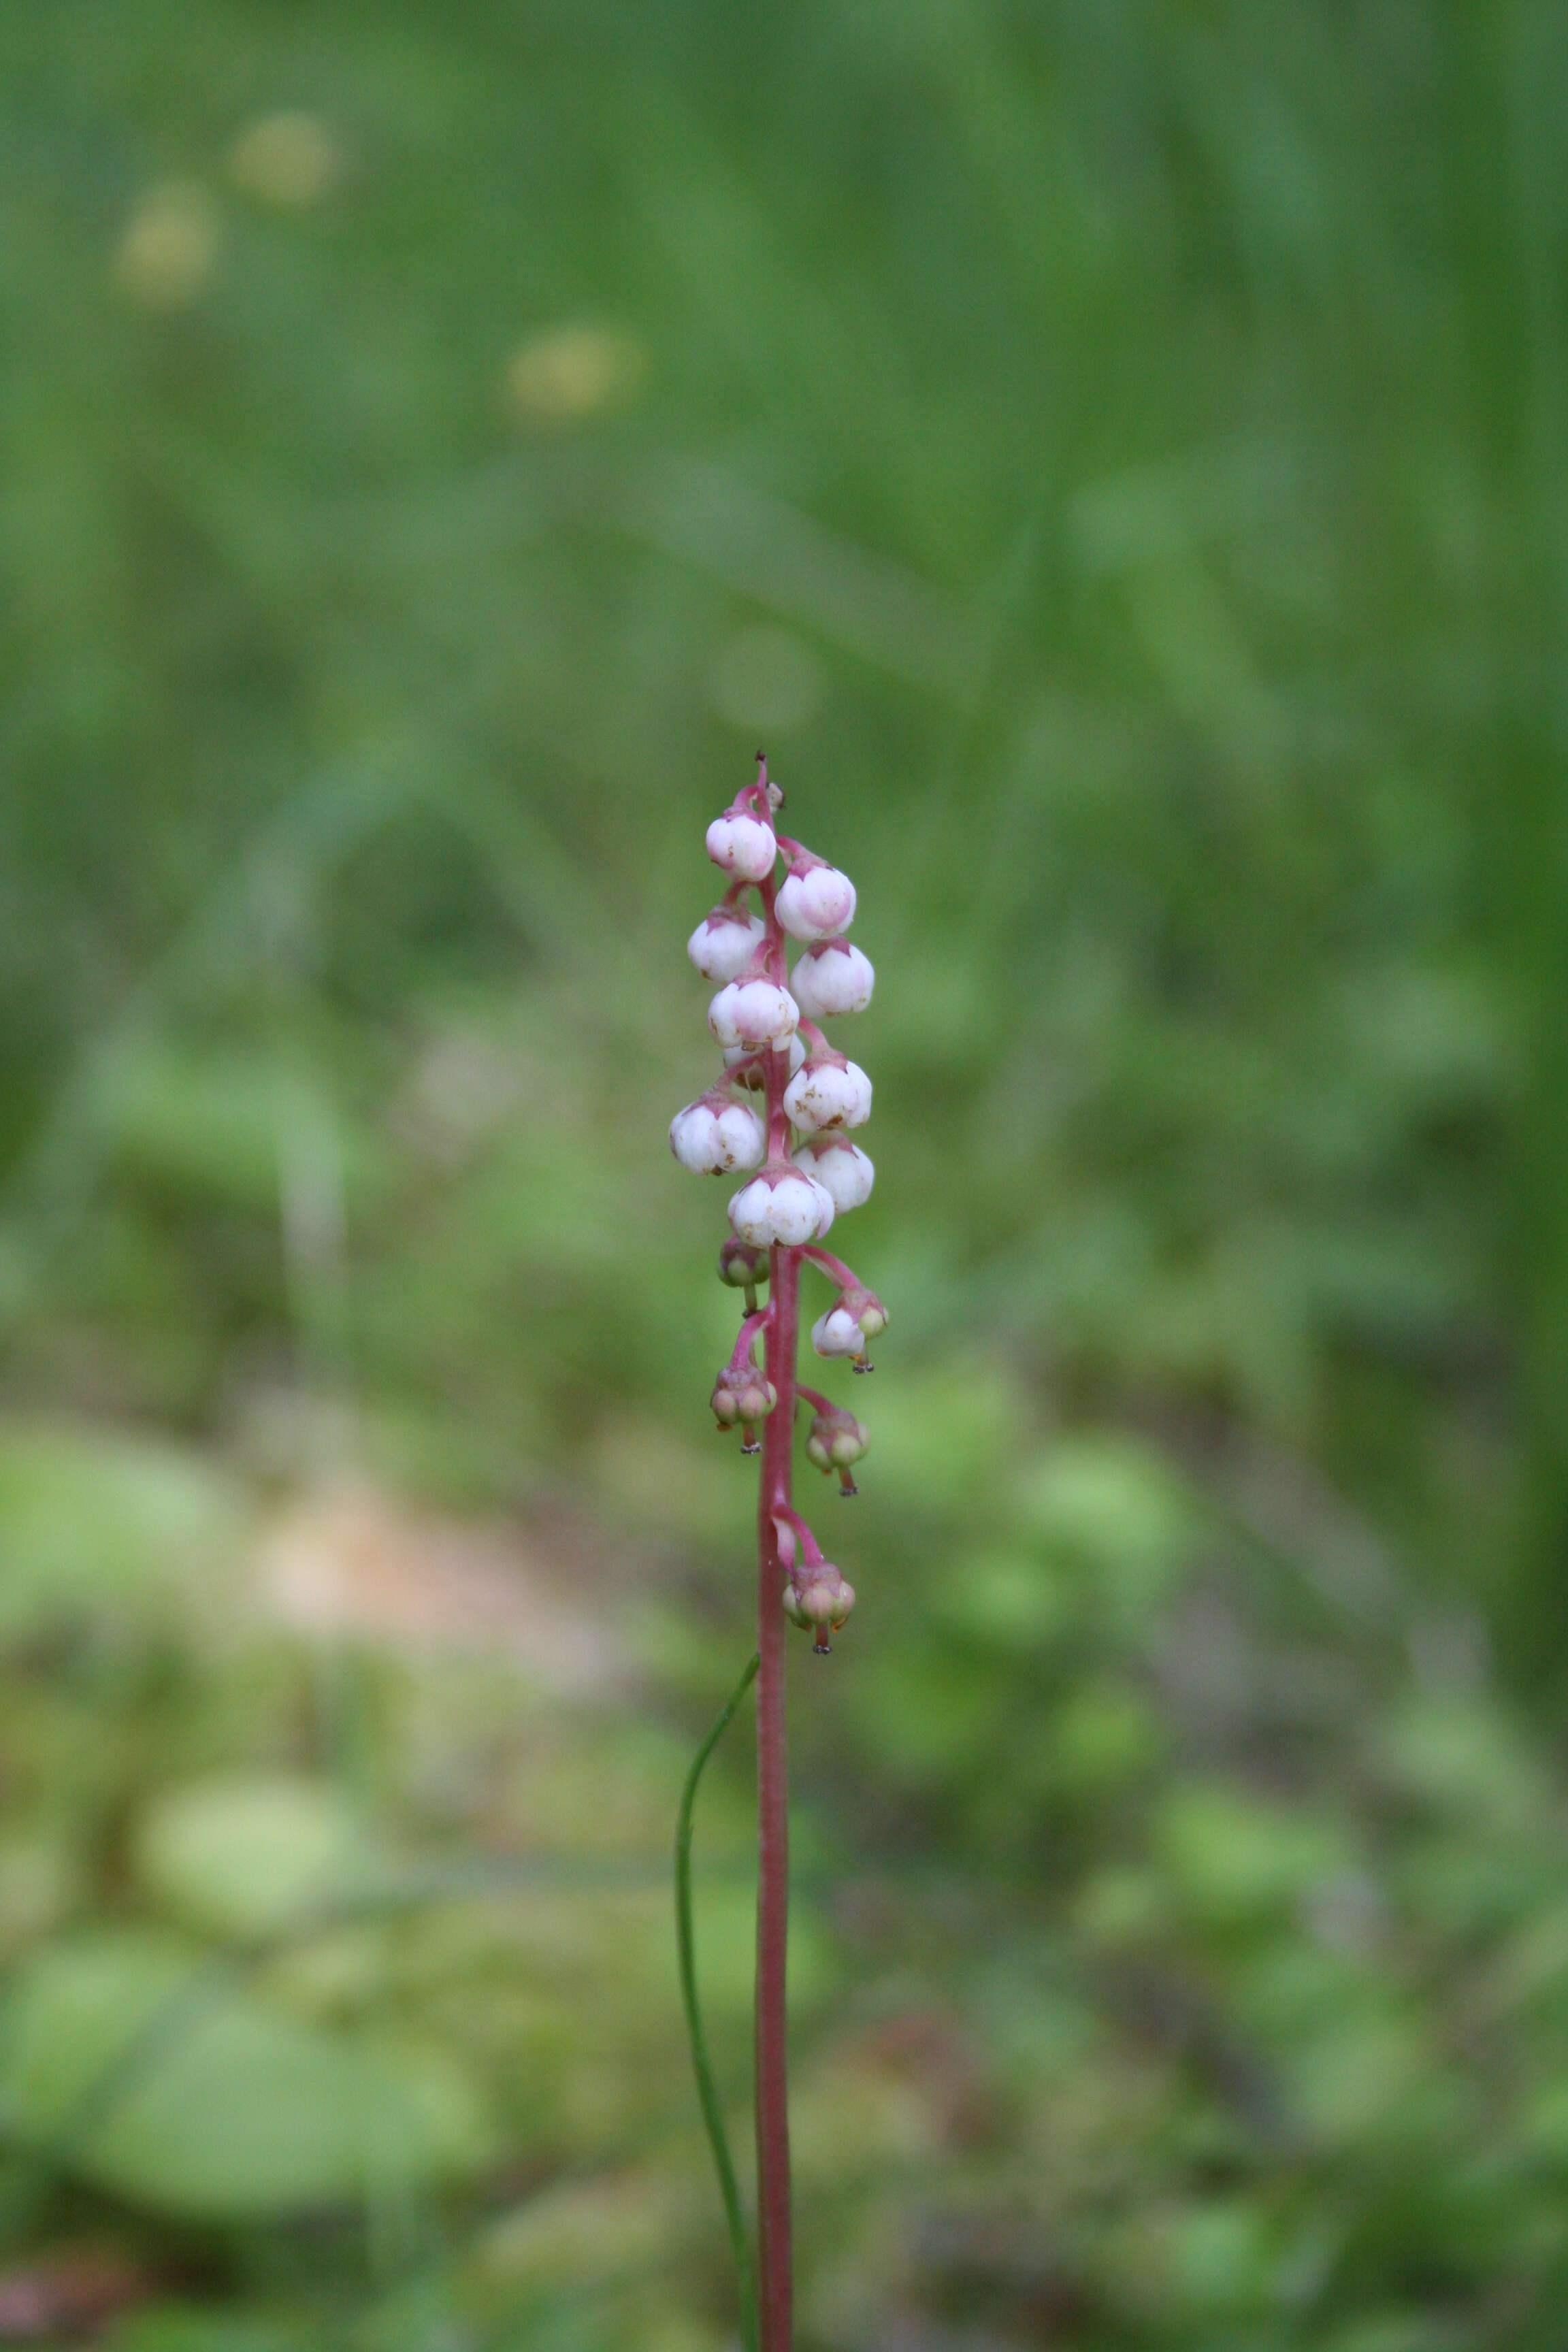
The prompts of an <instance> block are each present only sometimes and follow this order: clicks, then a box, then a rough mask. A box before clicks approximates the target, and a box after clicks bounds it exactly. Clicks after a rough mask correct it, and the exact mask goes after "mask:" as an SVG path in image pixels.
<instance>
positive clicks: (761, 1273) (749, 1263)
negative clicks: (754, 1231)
mask: <svg viewBox="0 0 1568 2352" xmlns="http://www.w3.org/2000/svg"><path fill="white" fill-rule="evenodd" d="M767 1278H768V1254H767V1252H766V1250H765V1249H753V1248H752V1244H750V1242H738V1241H737V1240H736V1239H735V1237H734V1235H733V1234H731V1236H730V1238H729V1240H728V1241H727V1242H725V1243H724V1244H723V1246H722V1247H721V1250H720V1252H719V1279H720V1281H721V1282H722V1283H727V1284H728V1286H729V1287H730V1288H731V1290H755V1289H758V1288H760V1286H762V1285H763V1283H764V1282H766V1280H767Z"/></svg>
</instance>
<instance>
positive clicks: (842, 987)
mask: <svg viewBox="0 0 1568 2352" xmlns="http://www.w3.org/2000/svg"><path fill="white" fill-rule="evenodd" d="M876 977H877V976H876V974H875V972H874V971H872V969H871V966H870V963H869V961H868V959H867V958H866V957H865V956H863V955H862V954H861V952H860V950H859V949H858V948H857V947H851V945H850V944H849V941H848V940H826V941H824V942H823V944H822V945H821V946H819V947H815V948H808V949H807V950H806V951H805V955H803V956H802V957H801V960H800V961H799V962H798V963H797V964H796V966H795V970H794V971H793V972H792V973H791V975H790V983H789V984H790V987H791V989H792V990H793V992H794V994H795V1003H797V1004H798V1005H799V1007H800V1009H801V1011H802V1012H803V1013H817V1014H822V1015H826V1014H829V1013H864V1012H865V1010H866V1007H867V1006H868V1004H869V1003H870V1002H871V990H872V986H873V984H874V982H875V981H876Z"/></svg>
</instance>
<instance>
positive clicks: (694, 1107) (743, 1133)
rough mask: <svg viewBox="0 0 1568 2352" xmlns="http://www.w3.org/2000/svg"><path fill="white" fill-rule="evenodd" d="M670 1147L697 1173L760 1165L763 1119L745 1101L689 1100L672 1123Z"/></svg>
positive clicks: (714, 1173) (763, 1145)
mask: <svg viewBox="0 0 1568 2352" xmlns="http://www.w3.org/2000/svg"><path fill="white" fill-rule="evenodd" d="M669 1148H670V1150H672V1151H673V1152H674V1154H675V1156H676V1158H677V1159H678V1160H679V1162H680V1164H681V1166H682V1167H683V1168H689V1169H690V1171H691V1172H692V1174H693V1175H694V1176H723V1175H727V1174H728V1173H729V1172H730V1171H731V1170H732V1169H735V1168H760V1167H761V1166H762V1164H763V1153H764V1151H765V1150H767V1137H766V1134H765V1133H764V1131H763V1122H762V1120H761V1119H760V1118H758V1117H757V1114H756V1112H755V1111H754V1110H748V1109H747V1108H746V1106H745V1105H744V1103H724V1104H721V1105H716V1104H714V1103H711V1102H709V1101H707V1100H703V1101H701V1102H694V1103H688V1104H687V1106H686V1108H685V1109H684V1110H678V1111H677V1112H676V1114H675V1117H674V1118H672V1119H671V1120H670V1122H669Z"/></svg>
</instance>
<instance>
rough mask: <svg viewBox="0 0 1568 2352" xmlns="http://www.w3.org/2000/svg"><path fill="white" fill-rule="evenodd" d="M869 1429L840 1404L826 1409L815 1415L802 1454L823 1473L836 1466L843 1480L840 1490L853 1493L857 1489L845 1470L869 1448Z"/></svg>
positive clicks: (848, 1493) (832, 1470) (851, 1466)
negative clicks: (827, 1410) (828, 1409)
mask: <svg viewBox="0 0 1568 2352" xmlns="http://www.w3.org/2000/svg"><path fill="white" fill-rule="evenodd" d="M870 1444H871V1438H870V1433H869V1432H868V1429H867V1427H866V1424H865V1423H864V1422H863V1421H857V1420H856V1418H855V1416H854V1414H853V1413H852V1412H846V1411H845V1409H844V1407H843V1406H842V1405H835V1406H834V1407H833V1408H832V1410H831V1411H830V1412H819V1413H817V1414H816V1415H815V1417H814V1418H813V1421H812V1424H811V1428H810V1430H809V1432H808V1433H807V1435H806V1440H805V1454H806V1460H807V1461H808V1462H814V1463H815V1464H816V1467H817V1468H818V1469H819V1470H820V1471H821V1472H822V1474H823V1476H824V1477H829V1476H831V1475H832V1474H833V1472H834V1471H835V1470H837V1472H838V1474H839V1475H840V1477H841V1478H842V1480H843V1491H844V1493H845V1494H847V1495H853V1494H854V1493H855V1492H856V1491H857V1489H856V1486H855V1482H854V1480H853V1479H852V1478H851V1477H850V1475H849V1473H850V1470H851V1469H852V1468H853V1466H854V1465H855V1464H856V1463H857V1462H858V1461H859V1460H860V1459H861V1458H862V1456H863V1455H864V1454H867V1453H868V1452H869V1450H870Z"/></svg>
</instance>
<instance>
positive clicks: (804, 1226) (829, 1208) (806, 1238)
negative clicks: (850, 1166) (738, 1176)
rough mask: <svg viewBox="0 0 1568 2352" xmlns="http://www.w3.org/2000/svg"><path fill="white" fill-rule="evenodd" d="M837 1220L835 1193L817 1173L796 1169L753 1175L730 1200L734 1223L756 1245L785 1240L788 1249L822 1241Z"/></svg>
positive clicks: (765, 1246) (740, 1234)
mask: <svg viewBox="0 0 1568 2352" xmlns="http://www.w3.org/2000/svg"><path fill="white" fill-rule="evenodd" d="M730 1223H731V1228H732V1230H733V1231H734V1233H735V1234H736V1235H737V1237H738V1238H739V1239H740V1240H741V1241H743V1242H750V1243H751V1244H752V1248H753V1249H768V1248H771V1246H772V1245H773V1243H774V1242H782V1243H783V1244H784V1246H785V1248H786V1249H798V1248H799V1247H800V1245H801V1244H802V1243H804V1242H812V1241H820V1239H821V1238H822V1236H823V1234H826V1231H827V1229H828V1227H829V1226H830V1225H831V1224H832V1223H833V1197H832V1195H831V1193H829V1192H827V1191H826V1188H825V1187H824V1186H823V1185H821V1184H818V1183H817V1182H816V1180H815V1179H814V1178H813V1177H810V1176H803V1175H800V1174H798V1173H797V1172H796V1171H795V1170H794V1169H787V1170H784V1171H777V1172H773V1171H770V1172H768V1173H765V1174H763V1175H761V1176H753V1177H752V1181H751V1182H750V1183H749V1184H742V1187H741V1189H740V1191H739V1192H736V1193H734V1194H733V1195H732V1196H731V1202H730Z"/></svg>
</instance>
